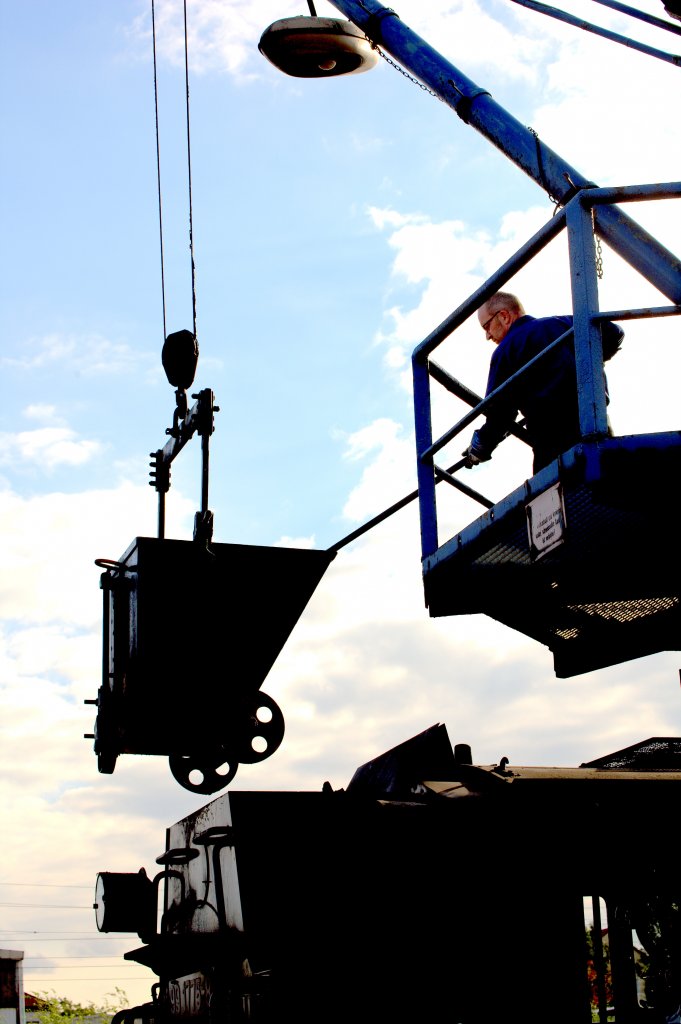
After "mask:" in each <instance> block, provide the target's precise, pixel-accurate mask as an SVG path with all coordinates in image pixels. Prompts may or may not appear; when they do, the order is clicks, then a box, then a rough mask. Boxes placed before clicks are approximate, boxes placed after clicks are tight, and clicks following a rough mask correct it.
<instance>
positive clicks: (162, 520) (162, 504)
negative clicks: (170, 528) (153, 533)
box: [158, 491, 166, 540]
mask: <svg viewBox="0 0 681 1024" xmlns="http://www.w3.org/2000/svg"><path fill="white" fill-rule="evenodd" d="M165 535H166V496H165V491H159V492H158V539H159V540H163V538H164V537H165Z"/></svg>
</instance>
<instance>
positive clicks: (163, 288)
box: [151, 0, 166, 341]
mask: <svg viewBox="0 0 681 1024" xmlns="http://www.w3.org/2000/svg"><path fill="white" fill-rule="evenodd" d="M151 39H152V51H153V57H154V116H155V120H156V182H157V192H158V233H159V242H160V247H161V305H162V307H163V340H164V341H165V338H166V284H165V267H164V258H163V204H162V201H161V141H160V140H161V137H160V133H159V128H158V75H157V69H156V14H155V8H154V0H151Z"/></svg>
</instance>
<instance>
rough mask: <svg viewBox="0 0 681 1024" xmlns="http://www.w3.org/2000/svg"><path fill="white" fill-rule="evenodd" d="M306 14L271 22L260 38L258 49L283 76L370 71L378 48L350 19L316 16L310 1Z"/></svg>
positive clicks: (335, 74) (299, 76) (327, 74)
mask: <svg viewBox="0 0 681 1024" xmlns="http://www.w3.org/2000/svg"><path fill="white" fill-rule="evenodd" d="M308 7H309V8H310V15H300V16H298V17H294V18H282V19H281V20H280V21H274V22H272V24H271V25H270V26H269V28H266V29H265V31H264V32H263V34H262V36H261V37H260V42H259V43H258V49H259V50H260V52H261V53H262V55H263V56H264V57H267V59H268V60H269V61H270V63H271V64H274V66H275V67H276V68H278V69H279V70H280V71H283V72H284V74H286V75H292V76H293V77H294V78H330V77H335V76H337V75H356V74H359V72H361V71H370V70H371V68H373V67H374V66H375V65H376V63H377V62H378V51H377V50H376V49H374V48H373V47H372V44H371V42H370V40H369V39H367V37H366V36H365V35H364V33H363V32H362V30H361V29H360V28H358V27H357V26H356V25H355V24H353V22H351V21H344V20H339V19H337V18H318V17H317V12H316V11H315V8H314V4H313V0H308Z"/></svg>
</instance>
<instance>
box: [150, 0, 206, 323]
mask: <svg viewBox="0 0 681 1024" xmlns="http://www.w3.org/2000/svg"><path fill="white" fill-rule="evenodd" d="M183 7H184V74H185V94H186V114H185V117H186V123H187V189H188V202H189V255H190V260H191V282H192V333H193V334H194V337H196V264H195V261H194V223H193V212H192V164H191V138H190V130H189V48H188V33H187V0H184V3H183ZM151 36H152V48H153V59H154V114H155V124H156V180H157V191H158V227H159V243H160V253H161V304H162V309H163V339H164V341H165V338H166V336H167V333H168V332H167V324H166V292H165V260H164V250H163V201H162V197H161V144H160V131H159V123H158V72H157V58H156V12H155V5H154V0H151Z"/></svg>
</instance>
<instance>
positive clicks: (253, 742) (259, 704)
mask: <svg viewBox="0 0 681 1024" xmlns="http://www.w3.org/2000/svg"><path fill="white" fill-rule="evenodd" d="M240 711H241V714H240V718H239V723H240V727H241V728H240V735H239V744H238V746H237V748H236V751H237V756H238V758H239V760H240V761H242V762H243V763H244V764H256V763H257V762H258V761H264V760H265V758H266V757H269V756H270V754H273V753H274V751H275V750H276V749H277V747H278V746H279V744H280V743H281V741H282V740H283V738H284V716H283V714H282V713H281V708H280V707H279V705H278V704H277V703H276V701H274V700H272V698H271V697H270V696H269V695H268V694H266V693H263V692H262V691H261V690H259V691H258V692H257V693H254V694H250V695H249V696H247V697H244V698H243V700H242V703H241V708H240ZM242 730H243V731H242Z"/></svg>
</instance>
